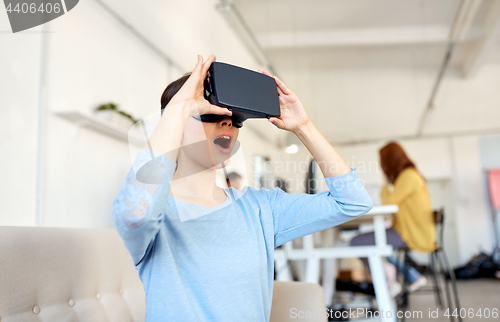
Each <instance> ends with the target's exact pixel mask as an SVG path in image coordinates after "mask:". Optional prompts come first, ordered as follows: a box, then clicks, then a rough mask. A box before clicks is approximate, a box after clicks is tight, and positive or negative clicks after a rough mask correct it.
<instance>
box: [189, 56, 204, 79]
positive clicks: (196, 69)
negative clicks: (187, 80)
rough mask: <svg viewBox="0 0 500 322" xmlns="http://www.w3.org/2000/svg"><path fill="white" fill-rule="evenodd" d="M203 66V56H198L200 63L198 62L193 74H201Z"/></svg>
mask: <svg viewBox="0 0 500 322" xmlns="http://www.w3.org/2000/svg"><path fill="white" fill-rule="evenodd" d="M202 65H203V57H202V56H201V55H198V61H197V62H196V66H194V69H193V73H192V74H196V73H197V72H198V73H199V72H200V71H201V67H202Z"/></svg>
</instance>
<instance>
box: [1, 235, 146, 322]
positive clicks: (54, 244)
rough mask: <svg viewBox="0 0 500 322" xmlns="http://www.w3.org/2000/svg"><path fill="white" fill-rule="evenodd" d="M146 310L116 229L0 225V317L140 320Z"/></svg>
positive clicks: (20, 321) (21, 321)
mask: <svg viewBox="0 0 500 322" xmlns="http://www.w3.org/2000/svg"><path fill="white" fill-rule="evenodd" d="M145 312H146V305H145V296H144V291H143V288H142V283H141V281H140V279H139V275H138V272H137V271H136V270H135V268H134V265H133V263H132V258H131V257H130V255H129V253H128V252H127V249H126V248H125V246H124V245H123V241H122V239H121V238H120V236H119V235H118V233H117V232H116V231H115V230H114V229H68V228H45V227H43V228H42V227H0V322H30V321H43V322H54V321H57V322H64V321H67V322H72V321H88V322H101V321H102V322H108V321H120V322H127V321H144V316H145Z"/></svg>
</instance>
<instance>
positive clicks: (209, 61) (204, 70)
mask: <svg viewBox="0 0 500 322" xmlns="http://www.w3.org/2000/svg"><path fill="white" fill-rule="evenodd" d="M215 59H216V58H215V55H214V54H211V55H210V56H208V59H207V61H206V62H205V63H203V67H202V68H201V75H202V76H203V78H205V76H206V75H207V72H208V69H209V68H210V65H212V63H213V62H214V61H215Z"/></svg>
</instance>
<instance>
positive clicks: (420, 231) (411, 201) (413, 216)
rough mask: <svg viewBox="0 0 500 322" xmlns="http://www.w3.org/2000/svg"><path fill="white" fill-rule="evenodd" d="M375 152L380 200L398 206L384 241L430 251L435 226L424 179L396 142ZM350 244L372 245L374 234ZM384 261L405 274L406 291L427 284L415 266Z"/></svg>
mask: <svg viewBox="0 0 500 322" xmlns="http://www.w3.org/2000/svg"><path fill="white" fill-rule="evenodd" d="M379 153H380V165H381V167H382V170H383V171H384V174H385V179H386V184H384V186H383V187H382V192H381V199H382V203H383V204H384V205H388V204H396V205H398V207H399V211H398V212H397V214H396V215H395V216H394V219H393V221H392V228H390V229H387V231H386V233H387V243H388V244H391V245H392V246H393V247H394V249H400V248H404V247H408V248H410V249H411V250H414V251H419V252H426V253H427V252H432V251H434V249H435V244H436V228H435V224H434V220H433V218H432V207H431V200H430V197H429V192H428V190H427V184H426V181H425V179H424V178H423V176H422V175H421V174H420V173H419V172H418V171H417V169H416V167H415V164H414V163H413V162H412V161H411V160H410V159H409V158H408V156H407V155H406V153H405V151H404V150H403V148H402V147H401V146H400V145H399V144H397V143H394V142H391V143H389V144H387V145H386V146H384V147H383V148H382V149H380V151H379ZM351 245H353V246H363V245H375V238H374V233H367V234H361V235H359V236H356V237H355V238H353V239H352V241H351ZM387 260H388V261H389V262H390V263H391V264H393V265H395V266H397V267H398V269H399V270H400V271H403V272H404V273H405V274H406V276H407V278H408V280H409V282H410V286H409V287H408V290H409V291H410V292H413V291H415V290H416V289H418V288H420V287H422V286H424V285H425V284H426V283H427V279H426V278H425V277H424V276H422V275H420V273H419V272H418V271H417V270H416V269H415V268H413V267H411V266H407V267H404V266H405V265H404V263H403V262H401V261H399V260H398V258H396V257H394V256H389V257H387ZM391 293H392V292H391Z"/></svg>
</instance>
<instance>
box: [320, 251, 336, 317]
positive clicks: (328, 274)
mask: <svg viewBox="0 0 500 322" xmlns="http://www.w3.org/2000/svg"><path fill="white" fill-rule="evenodd" d="M335 277H337V259H334V258H326V259H324V260H323V292H324V294H325V301H326V307H330V306H331V305H332V300H333V294H334V293H335Z"/></svg>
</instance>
